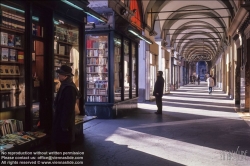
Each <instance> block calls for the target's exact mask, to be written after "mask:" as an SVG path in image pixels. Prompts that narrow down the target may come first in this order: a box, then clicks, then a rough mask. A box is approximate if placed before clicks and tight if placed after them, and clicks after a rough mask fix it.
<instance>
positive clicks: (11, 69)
mask: <svg viewBox="0 0 250 166" xmlns="http://www.w3.org/2000/svg"><path fill="white" fill-rule="evenodd" d="M9 69H10V74H11V75H15V66H10V67H9Z"/></svg>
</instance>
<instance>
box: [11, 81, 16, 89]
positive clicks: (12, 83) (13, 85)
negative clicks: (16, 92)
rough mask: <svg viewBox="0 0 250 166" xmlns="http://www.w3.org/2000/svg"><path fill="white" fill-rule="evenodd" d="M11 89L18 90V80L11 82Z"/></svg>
mask: <svg viewBox="0 0 250 166" xmlns="http://www.w3.org/2000/svg"><path fill="white" fill-rule="evenodd" d="M11 87H12V89H16V88H17V83H16V80H11Z"/></svg>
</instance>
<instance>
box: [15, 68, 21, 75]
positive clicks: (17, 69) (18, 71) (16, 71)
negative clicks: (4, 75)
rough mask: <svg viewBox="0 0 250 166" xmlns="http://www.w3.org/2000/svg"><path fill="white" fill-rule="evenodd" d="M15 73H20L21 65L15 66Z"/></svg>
mask: <svg viewBox="0 0 250 166" xmlns="http://www.w3.org/2000/svg"><path fill="white" fill-rule="evenodd" d="M14 71H15V75H20V70H19V66H15V70H14Z"/></svg>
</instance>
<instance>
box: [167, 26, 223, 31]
mask: <svg viewBox="0 0 250 166" xmlns="http://www.w3.org/2000/svg"><path fill="white" fill-rule="evenodd" d="M193 26H200V25H193ZM209 28H226V27H207V28H193V27H192V29H209ZM164 30H187V28H186V29H164Z"/></svg>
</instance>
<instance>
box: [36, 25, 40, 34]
mask: <svg viewBox="0 0 250 166" xmlns="http://www.w3.org/2000/svg"><path fill="white" fill-rule="evenodd" d="M36 36H39V37H41V27H40V25H36Z"/></svg>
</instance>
